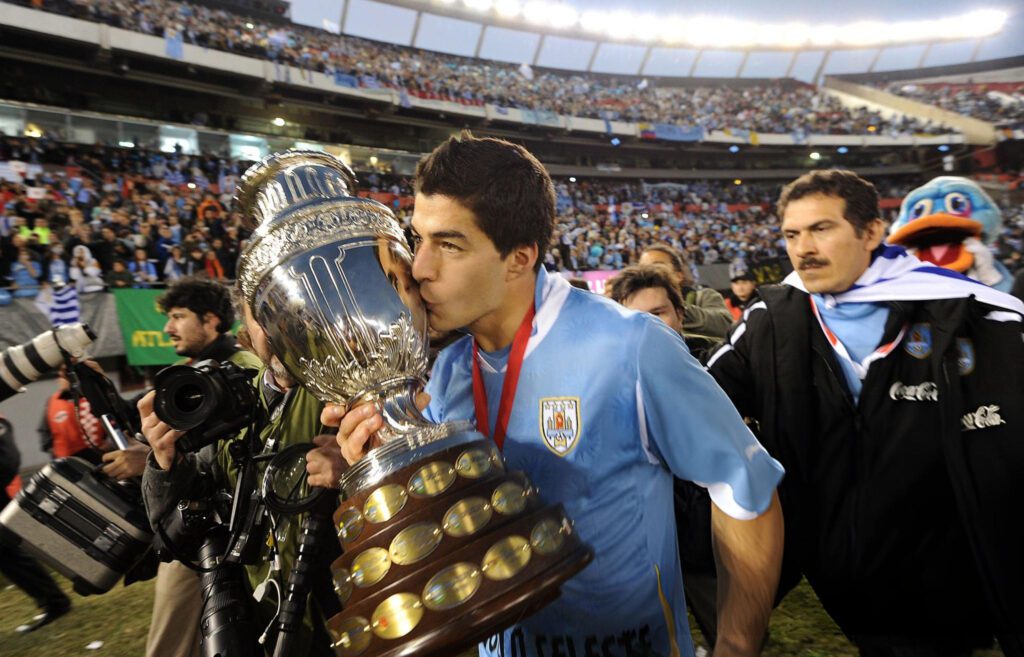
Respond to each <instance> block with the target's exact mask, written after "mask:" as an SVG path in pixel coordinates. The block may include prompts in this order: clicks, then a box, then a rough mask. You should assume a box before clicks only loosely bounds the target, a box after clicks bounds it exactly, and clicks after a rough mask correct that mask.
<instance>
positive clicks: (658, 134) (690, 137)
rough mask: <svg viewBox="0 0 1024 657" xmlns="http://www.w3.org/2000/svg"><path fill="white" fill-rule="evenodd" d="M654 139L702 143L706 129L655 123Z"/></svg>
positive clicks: (694, 126) (695, 126)
mask: <svg viewBox="0 0 1024 657" xmlns="http://www.w3.org/2000/svg"><path fill="white" fill-rule="evenodd" d="M654 137H655V138H656V139H664V140H665V141H701V140H703V139H704V128H702V127H700V126H697V125H685V126H684V125H676V124H674V123H655V124H654Z"/></svg>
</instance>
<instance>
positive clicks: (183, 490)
mask: <svg viewBox="0 0 1024 657" xmlns="http://www.w3.org/2000/svg"><path fill="white" fill-rule="evenodd" d="M243 317H244V326H245V330H246V333H247V335H248V336H249V338H250V340H251V345H252V349H253V351H254V352H255V353H256V354H257V355H258V356H259V358H260V360H261V361H262V362H263V364H264V365H263V367H262V368H261V370H260V372H259V374H258V375H257V377H256V380H255V382H256V385H257V387H258V393H259V399H260V403H261V404H262V405H263V408H264V409H265V411H266V417H267V418H268V420H267V422H266V424H265V425H264V426H263V427H261V429H260V432H259V436H258V443H259V446H260V448H262V449H263V452H264V453H268V454H269V453H273V452H274V451H276V450H279V449H283V448H286V447H288V446H290V445H294V444H299V443H304V442H308V441H310V440H311V439H313V436H316V435H317V434H319V433H321V432H322V425H321V424H320V419H319V418H320V412H321V409H322V404H321V403H320V402H319V401H318V400H317V399H316V398H315V397H314V396H313V395H312V394H310V393H309V392H307V391H306V390H305V389H304V388H302V387H301V386H298V385H296V383H295V381H294V379H292V377H291V376H290V375H289V374H288V371H287V370H286V369H285V368H284V367H283V365H282V364H281V362H280V361H279V360H278V359H277V358H276V357H275V356H274V355H273V354H272V353H271V350H270V345H269V342H268V341H267V338H266V336H265V334H264V332H263V329H262V328H261V327H260V326H259V324H257V323H256V322H255V320H254V319H253V317H252V313H251V311H250V310H249V308H248V307H245V308H244V309H243ZM154 399H155V393H150V394H147V395H146V396H145V397H143V399H142V400H141V401H140V402H139V411H140V413H141V415H142V431H143V433H144V434H145V436H146V438H147V440H148V441H149V444H150V445H151V446H152V448H153V454H152V458H151V459H150V461H149V462H148V464H147V467H146V471H145V474H144V476H143V496H144V498H145V500H146V507H147V510H148V513H149V517H150V522H151V523H152V524H153V525H154V527H156V526H157V525H158V524H160V523H161V522H162V520H163V519H164V518H165V517H166V516H167V515H168V513H169V512H173V511H174V509H175V506H176V505H177V504H178V502H179V501H181V500H191V499H193V498H194V497H195V496H196V491H200V490H205V491H210V490H222V489H230V490H233V489H234V486H235V483H236V481H237V478H238V477H239V469H238V468H237V467H236V465H235V463H234V461H233V460H232V459H231V457H230V454H229V444H230V443H232V442H236V441H241V440H244V439H245V438H246V434H247V431H243V432H241V433H239V434H238V436H237V437H236V438H235V440H234V441H228V440H223V441H220V443H218V444H214V445H211V446H208V447H204V448H203V449H201V450H200V451H199V452H198V453H183V452H182V451H181V450H179V449H178V446H177V443H178V441H179V439H180V438H181V437H182V436H183V435H185V434H183V433H182V432H179V431H175V430H173V429H171V428H170V427H169V426H168V425H167V424H165V423H164V422H162V421H161V420H160V419H159V418H158V417H157V415H156V413H155V412H154V410H153V404H154ZM316 444H317V447H316V448H314V449H312V450H311V451H309V452H308V453H307V454H306V469H307V473H308V475H309V478H308V482H309V484H310V485H313V486H322V487H333V486H335V485H336V482H337V480H338V478H339V477H340V476H341V473H342V470H343V468H344V467H345V466H344V460H343V459H342V457H341V453H340V450H339V449H338V447H337V444H336V443H335V442H334V441H333V437H332V436H323V437H318V438H317V439H316ZM265 463H266V462H265V461H264V462H262V463H261V465H260V479H262V471H263V469H264V467H265ZM283 523H287V530H282V524H283ZM298 526H299V523H298V519H297V518H287V517H282V518H280V519H279V520H278V523H277V528H278V529H277V531H272V533H273V534H274V536H273V537H272V536H269V535H268V536H256V537H254V538H253V540H257V541H258V542H259V543H260V544H263V545H267V544H268V543H276V548H277V551H278V561H279V563H280V570H279V571H274V570H272V569H271V566H272V560H271V559H270V555H268V554H262V555H261V558H260V559H259V561H258V563H257V564H255V565H248V566H246V568H245V570H246V575H247V578H248V581H249V585H250V587H251V588H252V589H253V590H260V591H267V593H266V596H265V597H264V598H263V600H262V604H261V605H260V607H259V609H258V612H257V622H258V624H259V625H260V627H267V628H268V629H269V628H271V627H272V625H273V622H274V621H275V617H276V613H275V608H278V607H279V605H280V601H281V600H280V599H281V596H282V592H283V590H284V587H283V580H284V578H285V577H287V574H288V573H289V572H290V571H291V567H292V564H293V562H294V559H295V555H296V550H297V545H298ZM274 537H276V541H275V540H273V538H274ZM325 543H326V547H327V548H328V549H327V550H325V552H326V554H321V555H320V557H319V559H318V561H317V563H316V564H315V566H314V568H313V570H312V572H311V573H310V579H311V580H312V582H313V591H312V593H311V596H310V598H311V601H310V603H309V604H308V605H307V606H306V616H305V619H304V623H303V628H302V631H301V635H300V643H301V644H302V652H301V653H300V654H303V655H306V654H309V655H320V654H323V655H330V654H333V653H332V651H331V649H330V643H331V642H330V640H329V638H328V635H327V633H326V630H325V628H324V623H323V621H324V619H326V618H329V617H330V616H332V615H333V614H335V613H337V612H338V611H339V610H340V607H339V604H338V601H337V596H336V595H335V594H334V591H333V588H332V585H331V575H330V572H329V565H330V563H331V561H332V560H333V558H334V557H335V556H337V550H338V545H337V541H336V540H334V537H333V535H332V536H331V537H330V538H329V539H328V540H326V541H325ZM264 552H266V550H264ZM270 582H273V583H274V584H275V585H276V586H271V588H270V589H267V583H270ZM275 588H276V591H275V590H274V589H275ZM197 626H198V623H197ZM264 645H265V646H266V647H267V648H268V650H269V649H270V648H271V647H272V646H273V637H272V635H271V636H270V638H269V639H268V640H267V641H266V642H265V643H264Z"/></svg>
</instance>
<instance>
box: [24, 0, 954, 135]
mask: <svg viewBox="0 0 1024 657" xmlns="http://www.w3.org/2000/svg"><path fill="white" fill-rule="evenodd" d="M5 1H10V0H5ZM14 4H21V5H27V6H32V7H36V8H40V9H43V10H46V11H51V12H55V13H60V14H63V15H67V16H73V17H76V18H81V19H85V20H91V21H96V22H102V23H105V24H108V25H111V26H114V27H119V28H122V29H127V30H132V31H137V32H140V33H144V34H149V35H153V36H157V37H162V38H165V39H176V38H179V37H180V39H181V41H182V42H183V43H191V44H194V45H197V46H201V47H203V48H209V49H212V50H222V51H227V52H232V53H235V54H240V55H245V56H250V57H258V58H263V59H269V60H272V61H274V62H278V63H282V64H288V65H291V66H295V67H298V68H300V69H301V70H305V71H316V72H320V73H325V74H327V75H329V76H332V77H333V78H334V79H335V81H336V83H338V84H340V85H341V86H347V87H358V88H368V89H382V88H387V89H394V90H398V91H400V92H402V93H403V94H406V97H407V96H415V97H418V98H427V99H436V100H445V101H450V102H457V103H461V104H465V105H484V104H490V105H495V106H498V107H502V108H508V109H519V110H528V111H533V112H542V113H550V114H552V115H565V116H573V117H580V118H590V119H602V120H606V121H627V122H634V123H650V124H659V123H660V124H674V125H684V126H692V127H695V128H700V129H703V130H706V131H712V130H729V131H742V132H743V134H749V133H751V132H754V133H764V134H784V135H790V134H797V135H801V138H800V139H801V140H802V139H804V138H805V137H806V135H813V134H828V135H889V136H893V137H895V136H905V135H914V134H932V135H938V134H950V133H952V132H953V130H952V129H951V128H949V127H947V126H940V125H934V124H932V123H930V122H924V121H920V120H917V119H914V118H911V117H907V116H901V115H897V116H896V117H894V118H891V119H887V118H883V116H882V115H881V114H880V113H878V112H877V111H873V110H868V109H866V108H864V107H859V108H849V107H845V106H844V105H842V104H841V103H840V102H839V101H838V100H837V99H836V98H835V97H833V96H831V95H829V94H827V93H824V92H821V91H819V90H817V89H815V88H814V87H811V86H808V85H802V84H798V83H794V82H793V81H787V82H785V83H783V82H772V83H766V84H763V85H760V86H753V87H745V88H732V87H729V86H726V85H716V86H707V85H704V86H685V87H681V86H663V85H658V84H654V83H651V82H650V81H649V80H647V79H635V78H607V77H597V76H586V75H568V74H560V73H554V72H542V71H536V72H534V71H533V70H532V69H530V68H529V67H525V66H521V67H515V66H512V65H510V64H506V63H500V62H494V61H482V60H474V59H468V58H461V57H456V56H452V55H443V54H440V53H434V52H430V51H424V50H419V49H413V48H406V47H399V46H393V45H387V44H382V43H378V42H374V41H368V40H364V39H359V38H356V37H351V36H338V35H335V34H332V33H330V32H326V31H323V30H317V29H313V28H309V27H305V26H299V25H294V24H292V25H289V26H286V27H284V26H280V25H273V24H269V23H264V22H260V21H258V20H256V19H252V18H249V17H244V16H239V15H235V14H231V13H228V12H226V11H222V10H214V9H209V8H206V7H201V6H198V5H192V4H189V3H183V2H175V1H173V0H154V1H152V2H147V3H144V4H143V3H130V2H126V1H124V0H74V1H71V0H21V1H19V2H14Z"/></svg>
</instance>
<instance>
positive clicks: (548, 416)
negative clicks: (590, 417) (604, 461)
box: [540, 397, 583, 456]
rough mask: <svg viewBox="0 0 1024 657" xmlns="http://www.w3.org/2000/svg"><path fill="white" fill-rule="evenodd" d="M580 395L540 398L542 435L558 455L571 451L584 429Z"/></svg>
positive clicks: (546, 443) (545, 442)
mask: <svg viewBox="0 0 1024 657" xmlns="http://www.w3.org/2000/svg"><path fill="white" fill-rule="evenodd" d="M581 424H582V421H581V420H580V398H579V397H543V398H541V400H540V435H541V438H542V439H543V440H544V444H545V445H546V446H547V448H548V449H550V450H551V451H552V452H554V453H555V454H557V455H558V456H565V455H566V454H568V453H569V452H571V451H572V450H573V449H574V448H575V447H576V444H577V443H579V441H580V433H581V430H582V428H583V427H582V426H580V425H581Z"/></svg>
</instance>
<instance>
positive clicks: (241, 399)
mask: <svg viewBox="0 0 1024 657" xmlns="http://www.w3.org/2000/svg"><path fill="white" fill-rule="evenodd" d="M253 373H254V372H253V370H251V369H247V368H244V367H239V366H238V365H235V364H234V363H232V362H230V361H224V362H223V363H218V362H217V361H214V360H203V361H200V362H198V363H196V364H195V365H171V366H170V367H165V368H164V369H162V370H160V371H159V372H158V373H157V375H156V380H155V386H154V388H155V389H156V399H155V400H154V401H153V411H154V412H155V413H156V416H157V417H158V418H160V420H161V421H163V422H165V423H166V424H167V425H168V426H169V427H171V428H172V429H176V430H178V431H184V432H185V435H184V436H182V437H181V438H179V439H178V441H177V443H176V444H177V446H178V448H179V449H180V450H181V451H183V452H196V451H198V450H200V449H202V448H203V447H205V446H206V445H210V444H213V443H215V442H217V441H218V440H220V439H222V438H227V437H230V436H233V435H234V434H236V433H238V432H239V431H241V430H242V429H244V428H245V427H247V426H250V425H251V424H253V422H254V421H256V420H257V414H258V412H259V409H260V402H259V398H258V396H257V394H256V388H255V387H254V386H253V385H252V377H253Z"/></svg>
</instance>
